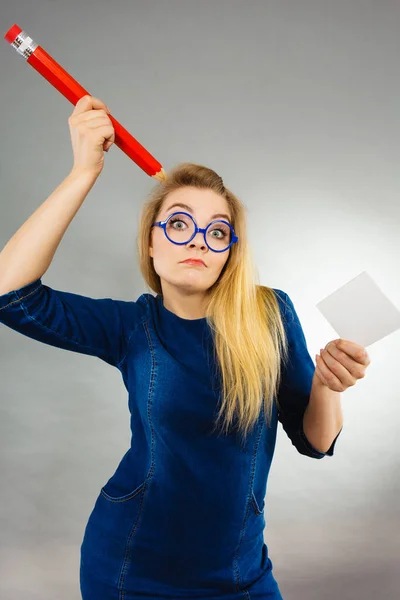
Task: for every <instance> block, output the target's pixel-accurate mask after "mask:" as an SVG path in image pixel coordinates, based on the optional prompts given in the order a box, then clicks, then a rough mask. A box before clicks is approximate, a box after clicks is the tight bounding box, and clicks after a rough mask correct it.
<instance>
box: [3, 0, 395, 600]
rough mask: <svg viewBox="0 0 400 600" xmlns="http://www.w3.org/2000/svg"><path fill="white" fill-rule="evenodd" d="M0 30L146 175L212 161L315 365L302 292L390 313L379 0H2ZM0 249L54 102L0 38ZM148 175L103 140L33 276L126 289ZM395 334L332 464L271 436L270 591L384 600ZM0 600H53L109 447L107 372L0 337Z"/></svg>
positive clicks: (347, 407)
mask: <svg viewBox="0 0 400 600" xmlns="http://www.w3.org/2000/svg"><path fill="white" fill-rule="evenodd" d="M0 22H1V29H2V35H4V34H5V32H6V31H7V30H8V29H9V28H10V27H11V25H12V24H13V23H17V24H18V25H20V27H22V29H24V30H25V31H27V33H28V35H30V36H31V37H32V38H33V39H34V40H35V41H36V42H37V43H39V44H40V45H41V46H42V47H43V48H44V49H45V50H46V51H47V52H49V54H51V55H52V56H53V58H54V59H55V60H56V61H57V62H59V63H60V64H61V65H62V66H63V67H64V68H65V69H66V70H67V71H69V72H70V73H71V75H72V76H73V77H75V79H77V80H78V81H79V83H81V84H82V85H83V86H84V87H85V88H86V89H88V90H89V92H90V93H91V94H92V95H94V96H98V97H99V98H101V99H102V100H104V101H105V102H106V103H107V104H108V105H109V107H110V109H111V112H112V114H113V116H114V117H115V118H116V119H118V120H119V121H120V122H121V123H122V124H123V125H124V126H125V127H126V128H127V129H128V130H129V131H131V133H132V134H133V135H134V136H135V137H136V138H137V139H138V140H139V141H140V143H142V144H143V145H144V146H145V147H146V148H147V149H148V150H149V151H150V152H151V153H152V154H153V155H154V156H155V157H156V158H157V159H158V160H159V161H160V162H161V163H162V164H163V166H164V167H165V168H166V169H170V168H171V167H173V166H175V165H176V164H177V163H179V162H183V161H193V162H198V163H200V164H205V165H208V166H210V167H212V168H214V169H215V170H216V171H217V172H218V173H219V174H220V175H221V176H222V177H223V178H224V181H225V183H226V185H227V186H228V187H229V188H231V189H232V190H233V191H234V192H235V193H237V194H238V195H239V197H240V198H241V200H242V201H243V202H244V203H245V205H246V207H247V210H248V227H249V232H250V237H251V242H252V245H253V250H254V255H255V258H256V261H257V266H258V269H259V274H260V282H261V283H262V284H264V285H268V286H271V287H277V288H280V289H283V290H284V291H286V292H287V293H288V294H289V295H290V297H291V298H292V300H293V302H294V303H295V306H296V309H297V311H298V314H299V316H300V319H301V322H302V324H303V328H304V331H305V334H306V338H307V342H308V348H309V351H310V354H311V356H312V358H313V360H315V353H316V352H319V349H320V348H321V347H324V346H325V345H326V344H327V343H328V341H330V340H331V339H335V338H337V337H338V336H337V334H336V332H335V331H334V330H333V329H332V328H331V327H330V325H329V323H328V322H327V321H326V320H325V319H324V317H323V316H322V315H321V313H320V312H319V311H318V309H317V308H316V304H317V302H319V301H320V300H322V299H323V298H325V297H326V296H327V295H328V294H330V293H331V292H333V291H334V290H336V289H337V288H338V287H340V286H342V285H344V283H346V282H347V281H349V280H350V279H352V278H353V277H355V276H356V275H358V274H359V273H360V272H361V271H363V270H366V271H368V273H369V274H370V275H371V276H372V277H373V278H374V280H375V281H376V282H377V283H378V285H380V286H381V287H382V289H383V291H384V292H385V293H386V294H387V295H388V297H389V298H390V299H391V300H392V301H393V302H394V303H395V304H397V305H398V306H399V305H400V289H399V276H398V264H399V257H400V242H399V238H400V236H399V230H400V210H399V194H400V182H399V137H400V127H399V100H400V98H399V96H400V94H399V92H400V87H399V67H398V65H399V50H400V42H399V40H400V3H399V2H398V1H396V0H392V1H390V0H375V1H374V2H373V1H361V0H359V1H357V0H332V1H330V2H328V1H326V0H325V1H322V0H314V1H312V0H302V1H300V0H292V1H289V0H277V1H275V2H267V1H264V2H263V1H261V0H258V1H255V0H252V1H244V0H242V1H238V0H229V1H228V0H218V1H215V0H214V1H211V0H207V1H204V0H202V1H200V0H198V1H187V2H184V1H182V0H174V1H161V0H158V1H154V0H152V1H149V0H146V1H144V0H142V1H141V2H127V1H125V2H123V1H122V0H113V1H112V2H105V1H101V2H100V1H98V0H96V1H94V0H91V1H89V0H84V1H83V2H78V1H77V0H74V1H71V0H69V1H68V2H63V1H61V0H54V1H50V0H35V1H34V2H32V1H28V0H13V2H9V3H6V2H5V1H3V2H2V4H1V8H0ZM0 52H1V59H0V81H1V87H0V103H1V111H0V126H1V142H2V143H1V144H0V176H1V210H0V247H1V248H3V247H4V245H5V244H6V242H7V241H8V240H9V239H10V237H11V236H12V235H13V234H14V233H15V232H16V231H17V229H18V228H19V227H20V226H21V225H22V224H23V222H24V221H25V220H26V219H27V218H28V217H29V216H30V215H31V214H32V213H33V212H34V211H35V210H36V209H37V208H38V207H39V205H40V204H41V203H42V202H43V201H44V200H45V199H46V198H47V197H48V196H49V195H50V193H51V192H52V191H53V190H54V189H55V188H56V187H57V186H58V185H59V183H61V181H62V180H63V179H64V178H65V177H66V176H67V174H68V173H69V171H70V168H71V167H72V157H73V155H72V148H71V142H70V137H69V129H68V123H67V120H68V117H69V115H70V114H71V112H72V110H73V106H72V104H70V103H69V102H68V101H67V100H66V99H65V98H64V97H63V96H61V94H59V93H58V92H57V91H56V90H55V89H54V88H52V86H50V85H49V84H48V83H47V82H46V81H45V80H44V79H43V78H42V77H41V76H40V75H39V74H38V73H37V72H36V71H35V70H34V69H32V68H31V67H30V66H29V65H27V64H26V63H25V62H24V60H23V58H22V57H21V56H19V55H18V54H17V53H16V52H15V51H14V50H13V49H12V48H11V47H10V46H9V45H8V44H7V43H6V42H5V41H4V40H3V42H2V45H1V50H0ZM153 184H154V180H152V179H151V178H149V177H148V176H147V175H146V174H145V173H144V172H143V171H142V170H140V169H139V168H138V167H137V166H136V165H135V164H134V163H133V162H132V161H130V160H129V159H128V158H127V157H126V156H125V154H123V153H122V152H121V151H120V150H119V149H118V148H117V147H116V146H114V147H113V148H112V149H111V151H110V153H109V154H108V155H106V165H105V168H104V170H103V173H102V174H101V176H100V178H99V180H98V181H97V183H96V185H95V187H94V188H93V189H92V191H91V192H90V193H89V196H88V198H87V200H86V201H85V203H84V205H83V206H82V208H81V209H80V211H79V214H78V215H77V216H76V217H75V219H74V221H73V222H72V224H71V225H70V227H69V229H68V231H67V232H66V234H65V236H64V238H63V240H62V242H61V244H60V246H59V248H58V251H57V253H56V256H55V258H54V260H53V262H52V264H51V266H50V268H49V269H48V271H47V272H46V274H45V275H44V278H43V281H44V283H46V284H47V285H49V286H52V287H54V288H56V289H62V290H65V291H71V292H75V293H80V294H84V295H87V296H92V297H98V298H99V297H109V296H111V297H114V298H119V299H125V300H129V299H133V300H136V299H137V297H138V296H139V295H140V294H142V293H143V292H145V291H147V290H146V287H145V285H144V283H143V281H142V278H141V276H140V273H139V270H138V265H137V260H136V245H135V244H136V241H135V238H136V233H137V223H138V215H139V210H140V207H141V205H142V202H143V201H144V199H145V197H146V195H147V194H148V192H149V191H150V190H151V189H152V187H153ZM399 336H400V332H399V331H397V332H396V333H394V334H392V335H390V336H387V337H386V338H384V339H382V340H381V341H379V342H377V343H376V344H374V345H372V346H370V347H369V348H368V351H369V355H370V358H371V365H370V367H369V369H368V371H367V375H366V378H365V379H363V380H360V381H358V382H357V384H356V386H355V387H353V388H350V389H348V390H347V391H346V392H345V393H344V394H343V395H342V403H343V411H344V418H345V424H344V429H343V432H342V434H341V436H340V439H339V441H338V444H337V448H336V453H335V456H334V457H333V458H324V459H322V460H321V461H318V460H313V459H309V458H306V457H304V456H302V455H300V454H299V453H298V452H297V451H296V450H295V448H294V447H293V446H292V445H291V443H290V441H289V439H288V438H287V436H286V434H285V433H284V431H283V430H282V429H281V426H279V431H278V440H277V446H276V454H275V458H274V462H273V465H272V469H271V474H270V478H269V482H268V493H267V504H266V513H265V516H266V520H267V527H266V530H265V540H266V543H267V544H268V546H269V551H270V556H271V560H272V562H273V565H274V575H275V577H276V579H277V581H278V583H279V585H280V588H281V590H282V593H283V596H284V598H285V600H321V599H324V600H337V599H338V598H340V599H341V600H350V599H352V600H353V599H363V600H376V599H377V598H379V599H380V600H384V599H393V600H394V599H395V598H398V597H399V596H400V581H399V574H398V568H399V563H400V539H399V538H400V536H399V526H400V514H399V491H400V484H399V474H400V468H399V450H398V448H399V445H398V438H399V420H400V410H399V391H398V390H399V387H398V380H397V374H398V356H399V351H400V337H399ZM0 352H1V361H0V375H1V388H0V392H1V403H0V410H1V420H0V434H1V437H0V440H1V441H0V443H1V448H0V456H1V472H0V476H1V513H0V514H1V535H0V538H1V548H0V551H1V556H0V559H1V560H0V596H1V599H3V598H4V599H7V600H8V598H15V599H16V600H18V599H20V598H21V600H22V599H23V600H33V599H35V600H36V599H40V600H50V599H51V600H73V599H78V598H80V593H79V582H78V577H79V546H80V543H81V540H82V536H83V531H84V527H85V525H86V522H87V518H88V516H89V514H90V511H91V510H92V507H93V505H94V501H95V499H96V496H97V494H98V492H99V490H100V487H101V486H102V485H104V483H105V482H106V481H107V480H108V478H109V477H110V476H111V475H112V473H113V472H114V470H115V468H116V467H117V465H118V463H119V460H120V459H121V458H122V456H123V454H124V453H125V451H126V450H127V449H128V447H129V441H130V432H129V417H128V409H127V394H126V390H125V388H124V386H123V382H122V379H121V377H120V374H119V372H118V371H117V370H116V369H111V368H108V366H107V365H106V364H105V363H102V362H101V361H98V360H96V359H94V358H93V357H89V356H84V355H79V354H75V353H72V352H66V351H64V350H60V349H56V348H53V347H50V346H46V345H44V344H38V343H37V342H35V341H33V340H30V339H28V338H26V337H24V336H22V335H18V334H16V333H15V332H14V331H12V330H9V329H7V328H6V327H4V326H1V327H0Z"/></svg>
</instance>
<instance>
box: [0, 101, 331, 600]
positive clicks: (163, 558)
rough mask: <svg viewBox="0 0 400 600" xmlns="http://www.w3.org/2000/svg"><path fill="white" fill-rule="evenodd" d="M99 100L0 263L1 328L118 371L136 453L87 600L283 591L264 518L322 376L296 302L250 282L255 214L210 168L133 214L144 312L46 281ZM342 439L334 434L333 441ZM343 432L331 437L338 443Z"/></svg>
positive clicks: (85, 104)
mask: <svg viewBox="0 0 400 600" xmlns="http://www.w3.org/2000/svg"><path fill="white" fill-rule="evenodd" d="M107 112H108V111H107V107H106V106H105V105H104V103H102V102H101V101H100V100H98V99H96V98H93V97H85V98H83V99H81V100H80V101H79V102H78V104H77V105H76V107H75V109H74V112H73V114H72V116H71V117H70V119H69V125H70V129H71V138H72V144H73V151H74V167H73V169H72V171H71V173H70V174H69V176H68V177H67V178H66V180H64V181H63V183H62V184H61V185H60V186H59V188H57V189H56V190H55V191H54V192H53V194H52V195H51V196H50V197H49V198H48V199H47V200H46V201H45V202H44V204H43V205H42V206H41V207H40V208H39V209H38V210H37V211H36V212H35V213H34V214H33V215H32V216H31V217H30V218H29V219H28V220H27V221H26V223H25V224H24V225H23V226H22V227H21V228H20V229H19V231H17V233H16V234H15V235H14V236H13V237H12V238H11V240H10V241H9V242H8V244H7V245H6V246H5V247H4V249H3V251H2V252H1V254H0V294H1V295H0V321H1V322H2V323H4V324H5V325H7V326H8V327H10V328H11V329H14V330H15V331H17V332H19V333H21V334H23V335H26V336H28V337H30V338H33V339H36V340H38V341H40V342H43V343H45V344H49V345H52V346H55V347H57V348H64V349H65V350H70V351H72V352H78V353H82V354H89V355H92V356H97V357H98V358H100V359H101V360H103V361H105V362H106V363H108V364H110V365H113V366H114V367H116V368H117V369H119V371H120V372H121V376H122V377H123V381H124V383H125V386H126V389H127V392H128V401H129V410H130V414H131V430H132V442H131V447H130V448H129V450H128V451H127V452H126V454H125V455H124V456H123V458H122V460H121V462H120V464H119V466H118V468H117V470H116V472H115V473H114V474H113V475H112V477H111V478H110V479H109V480H108V482H107V483H106V484H105V485H104V487H102V488H101V491H100V493H99V495H98V497H97V499H96V502H95V506H94V508H93V511H92V512H91V514H90V517H89V520H88V523H87V526H86V529H85V532H84V536H83V542H82V546H81V568H80V583H81V592H82V598H83V600H138V599H142V600H149V598H157V599H158V600H167V599H168V600H171V599H177V598H188V599H189V598H199V599H206V598H207V599H208V600H222V599H224V600H239V599H242V598H243V599H247V600H255V599H258V600H261V599H269V600H272V599H274V600H275V599H280V598H282V596H281V593H280V590H279V587H278V584H277V582H276V580H275V578H274V576H273V573H272V568H273V567H272V562H271V559H270V557H269V555H268V548H267V546H266V544H265V543H264V538H263V531H264V528H265V520H264V514H263V508H264V497H265V494H266V487H267V479H268V474H269V469H270V465H271V461H272V458H273V454H274V448H275V440H276V433H277V422H278V420H279V421H280V422H281V423H282V425H283V428H284V430H285V431H286V433H287V435H288V436H289V438H290V440H291V442H292V443H293V445H294V446H295V448H296V449H297V450H298V452H300V453H301V454H304V455H306V456H308V457H311V458H317V459H320V458H322V457H324V456H326V455H329V456H332V455H333V451H334V445H335V442H336V439H337V437H336V438H335V439H334V441H333V442H332V445H331V447H330V448H329V449H328V450H327V451H326V452H321V451H319V450H317V449H316V448H315V447H313V445H312V444H311V443H310V442H309V441H308V439H307V437H306V436H305V434H304V430H303V416H304V412H305V409H306V407H307V404H308V402H309V397H310V389H311V383H312V379H313V376H314V371H315V367H314V364H313V361H312V359H311V357H310V355H309V353H308V350H307V346H306V340H305V337H304V334H303V331H302V327H301V324H300V322H299V319H298V316H297V314H296V311H295V309H294V306H293V303H292V302H291V300H290V298H289V296H288V295H287V294H286V293H284V292H283V291H281V290H278V289H274V288H268V287H265V286H261V285H257V284H256V274H255V269H254V267H253V263H252V260H251V257H250V252H249V247H248V242H247V233H246V224H245V210H244V207H243V205H242V204H241V202H240V201H239V199H238V198H237V197H236V196H235V195H234V194H233V193H232V192H231V191H229V190H228V189H227V188H226V187H225V186H224V184H223V181H222V179H221V178H220V177H219V176H218V175H217V174H216V173H215V172H214V171H212V170H211V169H208V168H206V167H203V166H200V165H194V164H190V163H189V164H187V163H185V164H181V165H179V166H178V167H176V168H175V169H173V170H172V171H171V172H170V173H168V177H167V179H166V180H165V181H164V182H160V183H158V184H157V185H156V187H155V188H154V190H153V191H152V193H151V195H150V197H149V198H148V199H147V201H146V203H145V205H144V207H143V210H142V214H141V219H140V226H139V233H138V253H139V261H140V269H141V272H142V275H143V278H144V280H145V282H146V284H147V286H148V288H149V289H150V290H151V291H152V292H154V294H155V295H154V294H151V293H145V294H142V295H141V296H140V297H139V298H138V299H137V300H135V301H130V302H127V301H122V300H113V299H111V298H104V299H94V298H89V297H85V296H81V295H78V294H73V293H70V292H65V291H59V290H55V289H52V288H50V287H49V286H47V285H45V284H44V283H43V282H42V280H41V278H42V276H43V275H44V273H45V272H46V271H47V269H48V267H49V265H50V263H51V260H52V258H53V256H54V253H55V251H56V249H57V247H58V245H59V243H60V241H61V239H62V236H63V234H64V233H65V231H66V229H67V227H68V225H69V224H70V222H71V221H72V219H73V217H74V216H75V214H76V213H77V211H78V209H79V208H80V206H81V205H82V203H83V201H84V199H85V197H86V196H87V194H88V192H89V191H90V189H91V188H92V186H93V185H94V183H95V181H96V179H97V177H98V176H99V175H100V173H101V171H102V168H103V163H104V150H108V148H109V147H110V146H111V145H112V143H113V142H114V131H113V127H112V124H111V121H110V120H109V118H108V116H107ZM339 433H340V432H339ZM338 435H339V434H338Z"/></svg>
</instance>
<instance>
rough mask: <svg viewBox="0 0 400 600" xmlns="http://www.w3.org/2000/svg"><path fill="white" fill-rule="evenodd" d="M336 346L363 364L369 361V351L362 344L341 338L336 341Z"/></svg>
mask: <svg viewBox="0 0 400 600" xmlns="http://www.w3.org/2000/svg"><path fill="white" fill-rule="evenodd" d="M336 348H338V349H339V350H342V351H343V352H345V353H346V354H348V355H349V356H351V357H352V358H354V360H355V361H357V362H360V363H361V364H366V362H368V361H369V357H368V353H367V351H366V350H365V348H364V346H360V344H356V343H355V342H350V341H349V340H342V339H340V340H339V341H338V342H337V343H336Z"/></svg>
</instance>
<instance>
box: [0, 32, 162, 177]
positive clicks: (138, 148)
mask: <svg viewBox="0 0 400 600" xmlns="http://www.w3.org/2000/svg"><path fill="white" fill-rule="evenodd" d="M4 37H5V39H6V40H7V41H8V42H9V43H10V44H11V45H12V46H13V48H15V50H16V51H17V52H18V53H19V54H20V55H21V56H23V57H24V58H25V60H26V61H27V63H28V64H30V65H31V66H32V67H33V68H34V69H35V70H36V71H38V73H40V74H41V75H42V76H43V77H44V78H45V79H47V81H48V82H49V83H50V84H51V85H53V87H55V88H56V89H57V90H58V91H59V92H60V93H61V94H62V95H63V96H65V98H67V100H69V101H70V102H71V103H72V104H74V105H75V106H77V104H78V101H80V100H81V99H82V98H83V97H84V96H90V94H89V92H87V91H86V90H85V88H83V87H82V86H81V85H80V84H79V83H78V82H77V81H76V80H75V79H73V77H71V75H69V73H67V71H65V70H64V69H63V68H62V67H61V65H59V64H58V63H57V62H56V61H55V60H54V59H53V58H52V57H51V56H50V55H49V54H47V52H46V51H45V50H44V49H43V48H42V47H41V46H39V45H38V44H37V43H36V42H34V41H33V40H32V38H30V37H29V36H28V35H27V33H26V32H25V31H23V30H22V29H21V28H20V27H19V26H18V25H16V24H15V25H13V26H12V27H11V28H10V29H9V30H8V31H7V33H6V34H5V36H4ZM90 97H91V96H90ZM96 101H97V103H98V102H100V103H101V101H99V100H97V99H96ZM85 102H86V101H85ZM92 102H95V100H92ZM91 108H92V107H91ZM93 108H97V109H98V110H99V109H100V110H102V106H100V105H96V106H94V105H93ZM85 110H87V108H86V109H85ZM80 112H81V105H80V108H79V109H78V114H79V113H80ZM73 115H74V120H75V117H76V116H77V115H76V113H75V111H74V113H73ZM104 116H105V115H103V117H104ZM93 118H95V119H97V122H98V123H99V121H98V119H99V118H100V115H93V114H92V113H90V116H89V115H86V117H85V119H89V120H91V119H93ZM107 118H108V119H109V121H111V123H112V126H113V128H114V129H113V135H114V141H115V145H116V146H118V147H119V148H120V149H121V150H122V151H123V152H125V154H126V155H127V156H129V158H131V159H132V160H133V161H134V162H135V163H136V164H137V165H138V166H139V167H140V168H141V169H143V171H144V172H145V173H147V174H148V175H150V176H151V177H154V178H155V179H157V180H159V181H165V179H166V173H165V171H164V169H163V168H162V165H161V163H159V162H158V160H156V159H155V158H154V156H152V155H151V154H150V153H149V152H148V151H147V150H146V148H144V147H143V146H142V145H141V144H139V142H138V141H137V140H136V139H135V138H134V137H133V136H132V135H131V134H130V133H129V132H128V131H127V130H126V129H125V128H124V127H122V125H121V124H120V123H119V122H118V121H117V120H116V119H115V118H114V117H113V116H112V115H111V114H108V117H107ZM94 122H95V121H93V123H91V124H94ZM103 125H104V124H103ZM87 126H89V122H88V123H87ZM105 126H107V123H105ZM107 132H108V133H107V135H108V136H110V135H111V133H110V132H111V129H110V128H109V129H107ZM104 139H107V138H106V137H105V138H104ZM75 143H76V141H75ZM103 159H104V155H103ZM100 163H101V161H100ZM100 163H99V164H100Z"/></svg>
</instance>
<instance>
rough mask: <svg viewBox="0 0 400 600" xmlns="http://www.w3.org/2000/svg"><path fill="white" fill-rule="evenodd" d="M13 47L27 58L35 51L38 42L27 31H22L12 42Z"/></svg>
mask: <svg viewBox="0 0 400 600" xmlns="http://www.w3.org/2000/svg"><path fill="white" fill-rule="evenodd" d="M11 46H12V47H13V48H15V50H16V51H17V52H18V54H20V55H21V56H23V57H24V58H25V60H27V59H28V58H29V57H30V56H31V55H32V54H33V52H35V50H36V48H37V47H38V44H37V43H36V42H34V41H33V39H32V38H30V37H29V35H28V34H27V33H26V32H25V31H21V33H19V34H18V35H17V37H16V38H15V40H14V41H13V43H12V44H11Z"/></svg>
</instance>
